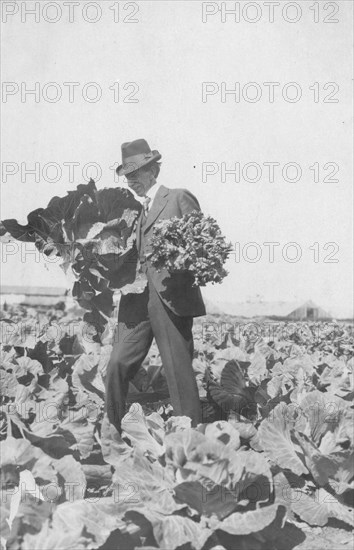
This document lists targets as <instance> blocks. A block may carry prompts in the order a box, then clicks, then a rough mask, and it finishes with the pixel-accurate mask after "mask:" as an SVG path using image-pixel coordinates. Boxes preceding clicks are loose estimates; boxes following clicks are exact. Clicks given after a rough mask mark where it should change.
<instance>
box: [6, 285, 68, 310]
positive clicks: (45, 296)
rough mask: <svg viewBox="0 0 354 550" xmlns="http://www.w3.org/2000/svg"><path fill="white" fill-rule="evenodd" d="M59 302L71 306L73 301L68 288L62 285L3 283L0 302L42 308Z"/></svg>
mask: <svg viewBox="0 0 354 550" xmlns="http://www.w3.org/2000/svg"><path fill="white" fill-rule="evenodd" d="M59 302H64V303H65V305H66V306H70V305H71V302H72V298H71V296H69V293H68V290H67V289H66V288H61V287H43V286H38V287H35V286H28V287H27V286H12V285H2V286H1V288H0V304H1V306H2V307H3V305H4V304H5V303H6V304H8V305H10V304H19V305H21V306H26V307H36V308H39V309H42V310H46V309H49V308H52V307H53V306H55V305H56V304H58V303H59Z"/></svg>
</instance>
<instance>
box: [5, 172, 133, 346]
mask: <svg viewBox="0 0 354 550" xmlns="http://www.w3.org/2000/svg"><path fill="white" fill-rule="evenodd" d="M140 210H141V205H140V203H139V202H138V201H137V200H135V198H134V196H133V194H132V193H131V192H130V191H129V190H128V189H123V188H119V187H117V188H109V189H101V190H97V189H96V186H95V182H94V181H93V180H92V179H91V180H90V181H89V183H88V184H86V185H78V186H77V189H76V190H75V191H69V192H68V193H67V195H66V196H65V197H54V198H52V199H51V201H50V202H49V204H48V205H47V207H46V208H37V209H36V210H34V211H32V212H30V213H29V214H28V216H27V221H28V223H27V225H21V224H19V223H18V222H17V221H16V220H15V219H8V220H4V221H2V223H1V224H0V236H4V235H8V236H11V237H12V238H14V239H16V240H19V241H23V242H33V243H35V246H36V247H37V249H38V250H39V251H40V252H41V253H43V254H45V255H46V256H60V257H61V259H62V264H61V267H62V268H63V269H64V271H66V272H67V271H68V270H69V268H70V270H71V272H72V274H73V275H74V277H75V279H76V281H75V283H74V286H73V289H72V294H73V296H74V298H75V299H76V300H77V302H78V303H79V304H80V306H81V307H83V308H84V309H87V310H88V312H87V313H86V315H85V317H84V320H85V321H86V322H88V323H90V324H93V325H94V326H95V328H96V332H97V335H99V334H101V333H102V332H103V330H104V327H105V325H106V323H107V319H108V318H109V316H110V315H111V313H112V310H113V291H114V289H122V290H123V289H124V286H125V285H129V292H141V291H142V290H143V288H144V282H142V281H141V280H140V279H141V277H140V279H139V280H138V284H137V285H136V287H135V286H134V283H135V281H136V275H137V250H136V246H135V235H134V229H135V222H136V220H137V217H138V215H139V212H140ZM96 337H97V338H98V336H96Z"/></svg>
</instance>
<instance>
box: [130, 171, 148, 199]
mask: <svg viewBox="0 0 354 550" xmlns="http://www.w3.org/2000/svg"><path fill="white" fill-rule="evenodd" d="M125 177H126V178H127V182H128V187H130V189H133V191H135V193H136V194H137V195H139V197H144V196H145V195H146V193H147V191H148V190H149V189H150V187H151V186H152V184H153V174H152V172H151V170H150V167H144V166H143V167H142V168H139V169H138V170H134V172H130V173H129V174H126V175H125Z"/></svg>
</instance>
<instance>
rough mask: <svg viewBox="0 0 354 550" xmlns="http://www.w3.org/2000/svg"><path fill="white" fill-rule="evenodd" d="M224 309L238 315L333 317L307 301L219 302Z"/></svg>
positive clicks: (275, 317)
mask: <svg viewBox="0 0 354 550" xmlns="http://www.w3.org/2000/svg"><path fill="white" fill-rule="evenodd" d="M219 306H220V307H222V308H223V311H224V312H225V313H227V314H229V315H235V316H237V317H247V318H253V317H268V318H273V319H287V320H292V321H320V320H321V321H322V320H326V319H327V320H328V319H332V315H331V313H330V312H328V311H325V310H324V309H323V308H321V307H320V306H318V305H317V304H315V303H314V302H313V301H312V300H308V301H306V302H261V301H260V302H243V303H238V304H237V303H233V304H219Z"/></svg>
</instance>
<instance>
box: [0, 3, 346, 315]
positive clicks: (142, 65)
mask: <svg viewBox="0 0 354 550" xmlns="http://www.w3.org/2000/svg"><path fill="white" fill-rule="evenodd" d="M4 4H7V5H9V4H11V5H13V3H9V2H7V3H4ZM34 4H35V3H34V2H18V3H17V7H18V12H17V13H14V14H13V15H10V14H9V13H8V12H10V11H11V10H12V9H13V8H12V7H10V8H9V7H7V8H6V10H5V11H4V12H3V14H2V15H3V21H4V20H5V21H6V19H7V21H6V22H4V23H3V28H2V49H3V53H2V64H3V68H2V79H3V97H2V105H1V106H2V112H3V123H2V142H3V148H2V149H3V153H2V191H1V198H2V209H1V210H2V211H1V218H2V219H5V218H17V219H18V220H19V221H20V222H22V223H25V222H26V215H27V213H28V212H29V211H31V210H33V209H34V208H38V207H40V206H46V204H47V203H48V201H49V200H50V199H51V197H53V196H54V195H64V194H65V193H66V191H67V190H69V189H73V188H74V187H75V186H76V185H77V184H79V183H83V182H84V181H85V180H87V179H88V178H89V177H90V176H93V177H94V178H95V177H96V174H97V169H96V167H95V163H96V164H98V165H99V166H100V171H101V172H102V173H101V178H100V180H99V181H98V182H97V186H98V187H99V188H102V187H112V186H114V185H124V186H125V185H126V183H125V181H124V180H120V181H119V182H117V181H116V182H115V180H114V171H113V170H112V169H110V167H112V166H113V165H114V163H116V162H119V161H120V145H121V143H122V142H125V141H130V140H133V139H137V138H142V137H144V138H145V139H147V141H148V142H149V144H150V145H151V147H152V148H153V149H158V150H159V151H160V153H161V154H162V162H163V164H162V169H161V173H160V177H159V180H160V182H161V183H163V184H164V185H166V186H167V187H173V188H174V187H184V188H188V189H189V190H190V191H192V192H193V193H194V194H195V195H196V196H197V198H198V199H199V202H200V204H201V207H202V209H203V211H204V212H205V213H206V214H210V215H211V216H213V217H215V218H216V219H217V220H218V222H219V224H220V226H221V228H222V230H223V232H224V233H225V235H226V236H227V238H228V240H230V241H232V243H234V245H235V255H234V256H233V257H232V258H231V259H230V260H229V261H228V264H227V268H228V270H229V272H230V274H229V276H228V277H227V278H226V279H225V280H224V282H223V283H222V284H221V285H215V286H208V287H207V288H206V289H205V290H204V295H205V296H206V297H207V298H209V299H210V300H212V301H214V302H215V303H218V302H237V301H244V300H246V299H248V298H252V297H255V296H256V295H257V294H259V295H261V296H263V298H264V299H265V300H294V299H299V300H302V299H304V300H305V299H308V298H311V299H313V300H314V301H315V302H317V303H319V304H320V305H322V306H323V307H325V308H328V309H330V310H331V311H332V313H333V314H334V315H339V314H347V313H348V312H350V311H351V310H352V302H353V294H352V283H353V279H352V273H353V272H352V266H353V255H352V250H353V241H352V200H353V193H352V185H353V184H352V181H353V177H352V176H353V175H352V166H353V164H352V150H353V142H352V101H351V97H352V81H351V77H352V75H351V70H352V63H351V55H352V54H351V47H352V28H351V25H352V20H353V18H352V10H353V4H352V2H349V1H344V0H341V1H337V2H330V3H329V4H330V5H329V6H328V7H327V10H326V11H325V10H324V7H323V3H316V2H315V3H313V2H306V1H300V2H295V3H290V4H292V5H289V6H288V7H287V8H284V5H285V4H289V3H287V2H283V1H281V2H280V6H277V5H276V6H274V22H273V23H271V22H270V21H269V20H270V18H271V13H270V8H269V6H268V7H267V6H266V5H265V3H264V2H258V4H257V5H258V8H257V7H255V5H254V4H255V3H254V2H253V3H252V2H251V3H250V2H249V3H248V7H247V9H245V7H244V6H245V4H247V3H246V2H226V3H219V4H217V3H216V2H207V3H204V7H203V5H202V4H203V3H202V2H199V1H167V2H162V1H143V2H137V3H134V2H120V4H119V13H118V11H117V10H118V3H117V2H113V0H112V1H104V2H101V3H100V5H99V9H98V8H97V7H95V5H97V3H94V2H93V3H92V2H91V3H88V2H80V3H79V5H78V6H75V11H74V6H73V5H72V6H71V8H70V13H69V6H65V3H64V4H61V3H58V2H57V3H55V2H40V3H39V5H40V10H39V11H38V13H37V15H36V16H35V15H33V14H32V15H31V14H29V13H27V14H26V10H25V8H27V9H29V8H33V6H34ZM88 4H91V5H88ZM221 4H223V5H224V6H226V8H230V7H234V8H236V10H237V9H239V10H240V14H239V17H240V22H237V21H235V17H236V18H237V16H238V14H237V13H236V16H232V15H227V14H225V13H221V11H220V10H219V11H218V12H217V13H215V14H214V13H213V12H216V9H217V7H218V6H219V8H220V9H221ZM311 6H314V7H312V8H311ZM316 6H317V7H316ZM337 7H338V10H337ZM110 8H112V9H110ZM310 8H311V9H310ZM3 9H4V8H3ZM203 9H204V19H205V22H203ZM316 10H317V11H316ZM206 12H207V13H206ZM73 13H74V15H73V17H72V14H73ZM118 16H119V19H120V21H119V22H115V21H114V17H116V18H117V17H118ZM35 17H37V22H36V21H35V20H34V19H35ZM70 17H71V18H73V19H74V20H73V21H72V22H70V21H69V18H70ZM223 17H224V19H225V22H222V18H223ZM21 18H22V21H21ZM95 18H97V19H98V21H97V22H96V23H94V22H91V23H90V22H89V21H90V20H91V21H92V20H94V19H95ZM55 19H58V20H57V22H52V23H50V22H49V20H52V21H54V20H55ZM85 19H86V20H85ZM124 19H125V21H124ZM256 19H259V20H258V21H255V22H254V23H252V22H251V21H252V20H256ZM296 19H298V21H296V22H295V20H296ZM324 19H326V21H327V22H324ZM336 19H338V22H333V21H335V20H336ZM134 20H136V21H137V22H131V21H134ZM315 20H318V23H317V22H315ZM290 21H293V22H290ZM203 82H204V83H208V84H204V85H203ZM36 83H37V84H36ZM48 83H54V84H51V85H48ZM64 83H66V85H65V84H64ZM69 83H75V84H69ZM88 83H94V84H91V85H89V86H87V84H88ZM127 83H131V84H128V85H127ZM222 83H224V84H222ZM249 83H253V84H249ZM264 83H268V84H264ZM269 83H274V84H269ZM289 83H292V84H289ZM35 86H37V97H36V96H35V95H34V94H27V95H26V94H25V91H26V90H30V89H32V90H33V89H35ZM238 87H239V96H237V95H235V94H225V91H226V90H232V89H235V90H236V92H238ZM21 88H22V90H21ZM203 89H204V98H203ZM272 92H273V93H274V101H273V102H271V101H270V99H269V98H270V97H271V93H272ZM69 93H71V98H69ZM100 95H101V97H100V98H99V96H100ZM96 96H97V101H94V99H95V98H96ZM55 99H56V101H54V100H55ZM203 99H204V101H203ZM222 100H223V101H222ZM21 163H22V167H21ZM35 163H39V164H37V170H39V178H38V179H39V181H38V182H36V181H35V175H34V174H30V173H27V174H26V173H25V172H26V169H33V168H34V167H35ZM50 163H55V164H53V165H51V164H50ZM64 163H65V164H64ZM68 163H78V165H77V166H75V173H74V181H70V176H71V174H70V171H69V165H68ZM237 163H238V165H237ZM248 163H251V164H248ZM264 163H266V164H264ZM271 163H278V164H271ZM289 163H295V164H289ZM87 164H88V166H87V167H86V169H85V170H83V168H84V166H85V165H87ZM56 165H58V166H59V169H60V171H61V174H60V171H59V170H58V171H57V168H56ZM286 165H288V166H286ZM71 167H72V168H73V165H71ZM310 167H312V168H310ZM238 168H239V169H240V176H239V177H238V176H237V174H236V175H235V174H232V173H229V174H225V173H224V172H225V169H227V170H230V169H238ZM273 168H274V181H272V178H271V171H272V169H273ZM56 172H57V176H58V178H59V179H58V181H57V182H53V181H52V180H53V179H55V176H56ZM257 180H258V181H257ZM291 180H293V181H291ZM296 180H298V181H296ZM336 180H338V181H336ZM247 243H256V245H247ZM263 243H279V244H277V245H274V261H273V262H270V261H269V260H270V252H271V246H272V245H269V244H268V245H264V244H263ZM289 243H296V245H289ZM315 243H318V244H315ZM329 243H334V244H329ZM29 249H30V247H28V250H29ZM238 250H240V255H239V257H238V256H237V252H238ZM8 251H9V249H6V250H5V253H4V245H3V246H2V252H3V254H2V284H18V285H21V284H26V285H43V286H44V285H51V286H54V285H58V286H62V285H64V286H65V284H66V280H65V276H64V275H63V273H62V272H61V270H60V268H59V267H58V265H57V264H53V265H50V264H48V263H46V262H45V261H44V260H43V258H37V261H36V259H35V257H34V256H33V255H32V256H31V255H28V254H27V255H26V254H24V251H23V250H22V253H21V251H20V250H18V251H17V252H16V253H14V254H12V255H10V254H6V252H8ZM242 252H243V253H242ZM257 255H258V261H253V260H254V259H255V258H256V256H257ZM300 255H301V257H300ZM296 258H298V261H292V260H296ZM38 260H39V261H38ZM333 260H338V261H337V262H334V261H333Z"/></svg>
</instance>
